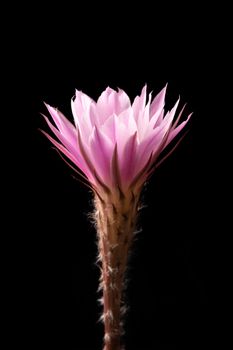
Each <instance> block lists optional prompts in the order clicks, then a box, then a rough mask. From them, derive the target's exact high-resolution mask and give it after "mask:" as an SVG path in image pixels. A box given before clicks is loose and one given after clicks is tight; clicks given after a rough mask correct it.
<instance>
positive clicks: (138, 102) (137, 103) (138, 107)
mask: <svg viewBox="0 0 233 350" xmlns="http://www.w3.org/2000/svg"><path fill="white" fill-rule="evenodd" d="M146 90H147V85H145V86H144V87H143V89H142V92H141V95H140V96H136V97H135V99H134V101H133V104H132V110H133V114H134V119H135V121H136V123H138V118H139V115H140V114H141V113H142V110H143V109H144V108H145V104H146Z"/></svg>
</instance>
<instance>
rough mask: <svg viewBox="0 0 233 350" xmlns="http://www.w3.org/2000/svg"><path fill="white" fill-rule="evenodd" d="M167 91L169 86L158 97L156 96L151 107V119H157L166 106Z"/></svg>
mask: <svg viewBox="0 0 233 350" xmlns="http://www.w3.org/2000/svg"><path fill="white" fill-rule="evenodd" d="M166 90H167V84H166V86H165V87H164V88H163V89H162V90H161V91H160V92H159V93H158V95H156V96H155V98H154V100H153V101H152V103H151V106H150V117H151V118H152V117H153V116H154V118H155V119H156V117H157V118H158V116H159V115H160V114H161V111H162V109H163V108H164V105H165V95H166Z"/></svg>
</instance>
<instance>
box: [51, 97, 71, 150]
mask: <svg viewBox="0 0 233 350" xmlns="http://www.w3.org/2000/svg"><path fill="white" fill-rule="evenodd" d="M45 106H46V107H47V109H48V111H49V113H50V115H51V117H52V118H53V121H54V122H55V124H56V126H57V128H58V129H59V131H60V132H61V134H62V135H63V136H64V137H65V138H66V139H68V140H69V141H70V142H71V143H75V142H76V137H77V134H76V130H75V127H74V125H73V124H72V123H71V122H70V121H69V120H68V119H67V118H66V117H65V116H64V115H63V114H62V113H61V112H60V111H59V110H58V109H55V108H53V107H51V106H50V105H48V104H46V103H45Z"/></svg>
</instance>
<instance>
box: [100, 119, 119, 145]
mask: <svg viewBox="0 0 233 350" xmlns="http://www.w3.org/2000/svg"><path fill="white" fill-rule="evenodd" d="M117 123H118V117H117V116H116V114H112V115H111V116H110V117H109V118H108V119H106V121H105V122H104V124H103V125H102V126H101V130H102V132H103V133H104V134H105V135H106V136H107V137H108V139H109V140H111V141H112V144H113V145H114V144H115V143H116V125H117Z"/></svg>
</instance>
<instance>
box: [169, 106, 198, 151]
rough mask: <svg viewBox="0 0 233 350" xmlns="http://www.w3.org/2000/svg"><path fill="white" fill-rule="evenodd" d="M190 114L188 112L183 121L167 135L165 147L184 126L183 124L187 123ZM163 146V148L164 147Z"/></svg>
mask: <svg viewBox="0 0 233 350" xmlns="http://www.w3.org/2000/svg"><path fill="white" fill-rule="evenodd" d="M191 116H192V113H191V114H189V116H188V118H187V119H186V120H185V121H183V122H182V123H180V124H179V125H178V126H177V127H176V128H175V129H174V130H172V131H171V132H170V134H169V136H168V140H167V142H166V145H165V147H166V146H167V145H168V144H169V143H170V142H171V141H172V140H173V139H174V138H175V137H176V136H177V135H178V134H179V132H180V131H181V130H182V129H183V128H184V127H185V125H186V124H187V123H188V121H189V120H190V118H191ZM165 147H164V148H165Z"/></svg>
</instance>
